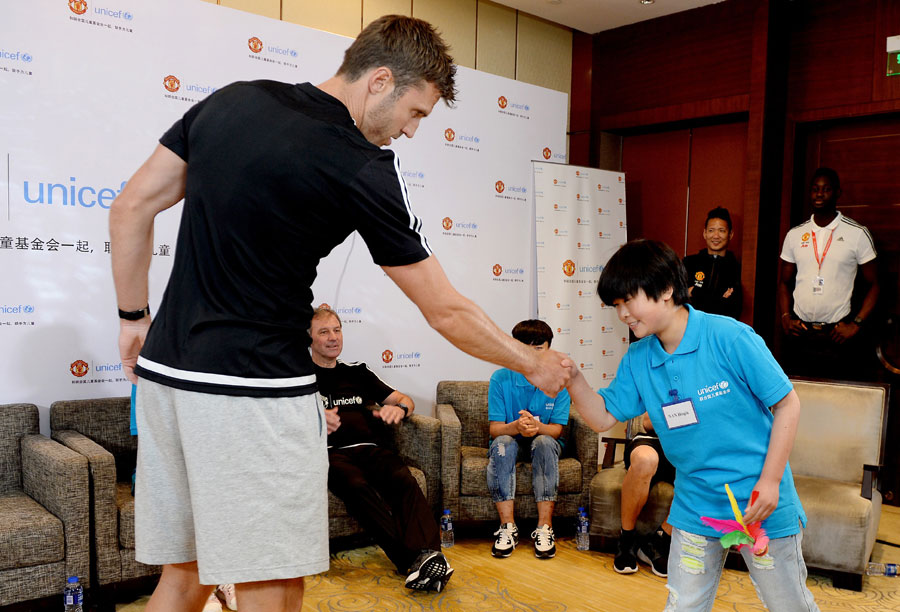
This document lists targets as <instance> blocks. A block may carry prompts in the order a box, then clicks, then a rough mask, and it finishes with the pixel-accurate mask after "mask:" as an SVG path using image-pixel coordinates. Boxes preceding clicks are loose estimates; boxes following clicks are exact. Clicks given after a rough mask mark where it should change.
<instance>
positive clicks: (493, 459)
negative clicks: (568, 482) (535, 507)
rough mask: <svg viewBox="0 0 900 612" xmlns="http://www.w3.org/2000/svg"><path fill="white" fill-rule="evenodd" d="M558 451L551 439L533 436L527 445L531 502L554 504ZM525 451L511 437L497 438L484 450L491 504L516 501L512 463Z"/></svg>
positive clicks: (525, 448)
mask: <svg viewBox="0 0 900 612" xmlns="http://www.w3.org/2000/svg"><path fill="white" fill-rule="evenodd" d="M561 450H562V447H561V446H560V445H559V442H558V441H557V440H556V438H554V437H552V436H543V435H542V436H535V437H534V439H533V440H532V442H531V484H532V487H533V488H534V501H539V502H543V501H556V492H557V490H558V489H559V453H560V452H561ZM520 452H521V453H522V454H523V455H525V453H527V452H528V448H527V447H526V446H525V444H521V447H520V443H519V442H518V441H517V440H516V439H515V438H514V437H512V436H499V437H497V438H494V441H493V442H491V448H490V449H488V467H487V485H488V490H489V491H490V492H491V499H492V500H493V501H494V503H497V502H502V501H509V500H511V499H515V498H516V461H517V460H522V461H524V460H525V457H522V458H521V459H519V453H520Z"/></svg>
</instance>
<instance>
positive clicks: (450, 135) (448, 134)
mask: <svg viewBox="0 0 900 612" xmlns="http://www.w3.org/2000/svg"><path fill="white" fill-rule="evenodd" d="M444 138H446V139H447V142H453V139H454V138H456V132H454V131H453V129H451V128H447V129H446V130H444Z"/></svg>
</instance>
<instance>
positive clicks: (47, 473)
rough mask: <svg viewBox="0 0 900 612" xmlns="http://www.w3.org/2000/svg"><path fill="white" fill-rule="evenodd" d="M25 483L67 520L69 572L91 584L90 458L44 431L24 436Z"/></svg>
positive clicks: (28, 491) (33, 494) (27, 490)
mask: <svg viewBox="0 0 900 612" xmlns="http://www.w3.org/2000/svg"><path fill="white" fill-rule="evenodd" d="M22 486H23V489H24V490H25V493H26V494H27V495H28V496H29V497H30V498H32V499H33V500H35V501H36V502H38V503H39V504H41V505H42V506H44V507H45V508H46V509H47V510H49V511H50V513H51V514H53V515H54V516H56V517H57V518H58V519H59V520H60V521H62V524H63V537H64V539H65V544H66V575H68V576H82V580H84V582H85V583H86V584H90V582H89V581H90V571H91V569H90V568H91V543H90V533H91V530H90V492H89V490H88V466H87V459H85V458H84V457H82V456H81V455H79V454H78V453H76V452H75V451H73V450H70V449H68V448H66V447H65V446H63V445H62V444H59V443H57V442H54V441H53V440H51V439H50V438H47V437H45V436H42V435H37V434H31V435H26V436H24V437H23V438H22Z"/></svg>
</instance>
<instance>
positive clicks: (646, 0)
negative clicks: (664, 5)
mask: <svg viewBox="0 0 900 612" xmlns="http://www.w3.org/2000/svg"><path fill="white" fill-rule="evenodd" d="M654 2H656V0H641V4H644V5H647V4H653V3H654Z"/></svg>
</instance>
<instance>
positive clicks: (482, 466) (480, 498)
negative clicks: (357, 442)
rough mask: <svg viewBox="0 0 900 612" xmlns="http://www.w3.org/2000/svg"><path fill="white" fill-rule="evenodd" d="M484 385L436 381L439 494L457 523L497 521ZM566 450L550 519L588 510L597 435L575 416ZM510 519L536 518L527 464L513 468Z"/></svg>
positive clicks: (568, 427)
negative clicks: (489, 481) (581, 508)
mask: <svg viewBox="0 0 900 612" xmlns="http://www.w3.org/2000/svg"><path fill="white" fill-rule="evenodd" d="M488 387H489V383H488V382H487V381H474V382H469V381H447V380H445V381H441V382H439V383H438V386H437V407H436V409H435V413H436V416H437V417H438V419H439V420H440V422H441V448H442V450H441V457H442V465H441V489H442V491H443V507H444V508H448V509H449V510H450V511H451V512H452V513H453V516H454V518H455V520H458V521H460V520H461V521H466V520H476V521H478V520H496V519H497V510H496V508H495V506H494V503H493V502H492V501H491V496H490V493H489V492H488V488H487V475H486V474H487V464H488V457H487V452H488V447H489V446H490V445H489V440H490V435H489V432H488V427H489V426H488ZM563 436H565V439H566V445H565V448H564V450H563V454H562V456H561V457H560V460H559V495H558V497H557V501H556V509H555V511H554V514H555V515H557V516H573V517H574V516H577V515H578V508H579V506H584V507H587V502H588V486H589V484H590V482H591V477H593V475H594V474H595V473H596V472H597V446H598V442H597V440H598V437H597V434H596V433H595V432H594V431H593V430H592V429H591V428H590V427H588V426H587V424H586V423H585V422H584V420H583V419H582V418H581V416H580V415H579V414H578V413H576V412H575V411H574V410H573V411H571V412H570V413H569V423H568V425H566V427H565V429H564V430H563ZM515 513H516V517H518V518H537V505H536V504H535V502H534V495H533V492H532V486H531V464H530V463H521V462H520V463H518V464H517V465H516V500H515Z"/></svg>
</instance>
